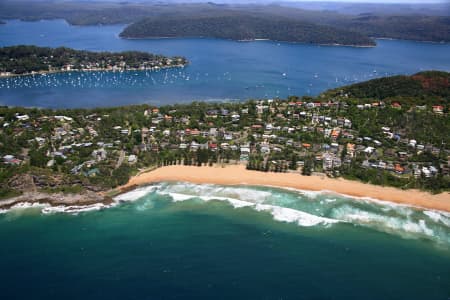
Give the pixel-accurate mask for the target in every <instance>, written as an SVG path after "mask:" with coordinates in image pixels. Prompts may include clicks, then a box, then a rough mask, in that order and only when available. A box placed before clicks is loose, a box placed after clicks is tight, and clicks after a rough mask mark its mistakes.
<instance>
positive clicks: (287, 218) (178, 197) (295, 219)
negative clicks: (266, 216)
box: [159, 191, 339, 226]
mask: <svg viewBox="0 0 450 300" xmlns="http://www.w3.org/2000/svg"><path fill="white" fill-rule="evenodd" d="M159 193H160V194H163V195H168V196H170V197H171V198H172V199H173V201H174V202H180V201H186V200H189V199H194V198H198V199H201V200H203V201H206V202H208V201H225V202H228V203H229V204H231V205H232V206H233V207H234V208H242V207H252V208H254V209H255V210H257V211H267V212H270V213H271V214H272V216H273V218H274V219H275V220H277V221H281V222H288V223H296V224H297V225H299V226H315V225H319V224H322V225H329V224H333V223H337V222H339V221H338V220H334V219H330V218H325V217H320V216H316V215H313V214H309V213H306V212H303V211H299V210H296V209H292V208H287V207H281V206H276V205H269V204H261V203H258V202H252V201H244V200H240V199H235V198H231V197H221V196H200V195H189V194H180V193H173V192H168V191H161V192H159ZM254 200H255V199H254Z"/></svg>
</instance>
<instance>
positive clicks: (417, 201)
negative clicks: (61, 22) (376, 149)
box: [119, 165, 450, 212]
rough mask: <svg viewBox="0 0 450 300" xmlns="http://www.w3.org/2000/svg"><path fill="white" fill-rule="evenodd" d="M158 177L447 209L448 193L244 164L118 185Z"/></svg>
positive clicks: (166, 172) (167, 172)
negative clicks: (248, 167) (272, 170)
mask: <svg viewBox="0 0 450 300" xmlns="http://www.w3.org/2000/svg"><path fill="white" fill-rule="evenodd" d="M162 181H184V182H191V183H198V184H202V183H207V184H221V185H264V186H274V187H284V188H294V189H299V190H308V191H330V192H334V193H338V194H344V195H349V196H353V197H369V198H374V199H378V200H383V201H390V202H395V203H399V204H406V205H411V206H416V207H421V208H426V209H435V210H441V211H447V212H450V193H449V192H445V193H441V194H436V195H433V194H430V193H427V192H423V191H419V190H400V189H396V188H391V187H382V186H376V185H371V184H365V183H361V182H357V181H350V180H345V179H342V178H340V179H332V178H328V177H326V176H302V175H300V174H297V173H264V172H259V171H250V170H246V168H245V166H244V165H228V166H225V167H221V166H214V167H196V166H178V165H177V166H167V167H161V168H158V169H156V170H153V171H149V172H146V173H141V174H138V175H137V176H134V177H132V178H131V179H130V181H129V182H128V183H127V184H126V185H124V186H122V187H120V188H119V189H120V190H122V191H126V190H129V189H130V188H132V187H135V186H141V185H148V184H152V183H156V182H162Z"/></svg>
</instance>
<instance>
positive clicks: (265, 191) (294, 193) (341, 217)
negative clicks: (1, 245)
mask: <svg viewBox="0 0 450 300" xmlns="http://www.w3.org/2000/svg"><path fill="white" fill-rule="evenodd" d="M164 199H165V200H168V201H170V202H172V203H173V204H174V205H176V203H179V202H184V201H196V203H200V204H201V203H209V202H217V201H219V202H223V203H227V204H229V205H231V206H232V207H233V208H235V209H252V210H255V211H258V212H262V213H266V214H269V215H270V216H271V217H272V218H273V219H274V220H276V221H279V222H287V223H293V224H296V225H298V226H301V227H311V226H319V227H323V228H327V227H332V226H334V225H338V224H342V226H347V225H348V224H351V225H356V226H362V227H366V228H370V229H372V230H377V231H381V232H386V233H389V234H395V235H398V236H401V237H403V238H413V239H425V240H431V241H434V242H437V243H439V244H443V245H446V246H450V213H446V212H442V211H435V210H423V209H419V208H415V207H411V206H407V205H402V204H395V203H391V202H386V201H380V200H376V199H371V198H355V197H350V196H346V195H340V194H333V193H331V192H329V191H319V192H312V191H302V190H294V189H280V188H273V187H253V186H220V185H212V184H192V183H183V182H176V183H173V182H171V183H168V182H166V183H160V184H157V185H150V186H146V187H141V188H137V189H135V190H133V191H130V192H127V193H124V194H121V195H119V196H117V197H115V198H114V200H115V201H114V203H113V204H110V205H104V204H92V205H86V206H50V205H48V204H33V203H20V204H17V205H15V206H13V207H11V208H10V209H8V210H3V211H1V210H0V214H1V213H7V212H11V213H12V214H15V215H17V216H18V215H21V214H22V212H21V211H23V210H28V209H33V210H35V211H39V212H41V213H43V214H52V213H70V214H78V213H83V212H88V211H98V210H102V209H106V208H110V207H114V206H117V205H120V204H121V203H131V207H135V208H136V209H137V210H149V209H153V208H154V207H155V203H159V202H158V200H164ZM346 224H347V225H346Z"/></svg>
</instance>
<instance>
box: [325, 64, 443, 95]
mask: <svg viewBox="0 0 450 300" xmlns="http://www.w3.org/2000/svg"><path fill="white" fill-rule="evenodd" d="M345 94H347V95H348V97H351V98H375V99H381V100H383V99H386V98H393V97H415V98H424V97H436V98H435V99H436V101H437V102H441V103H442V102H446V103H448V102H449V99H450V73H447V72H441V71H426V72H420V73H417V74H414V75H412V76H404V75H398V76H392V77H383V78H377V79H373V80H369V81H366V82H361V83H357V84H353V85H350V86H345V87H340V88H337V89H333V90H330V91H327V92H325V93H324V94H323V95H324V96H330V97H337V96H341V95H345Z"/></svg>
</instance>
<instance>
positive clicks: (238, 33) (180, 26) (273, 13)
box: [0, 0, 450, 45]
mask: <svg viewBox="0 0 450 300" xmlns="http://www.w3.org/2000/svg"><path fill="white" fill-rule="evenodd" d="M255 2H256V1H255ZM315 5H317V3H316V4H315ZM341 6H342V5H341ZM348 6H350V7H354V4H353V3H352V4H348V5H344V6H342V7H341V9H338V10H337V11H330V10H305V9H299V8H296V7H287V6H285V5H277V4H268V5H261V4H220V5H219V4H215V3H212V2H208V3H190V4H181V3H165V2H157V1H152V2H140V1H136V2H127V1H124V2H108V1H105V2H103V1H102V2H98V1H76V0H75V1H51V0H42V1H31V0H0V19H3V20H4V19H21V20H27V21H34V20H41V19H65V20H67V22H69V23H70V24H72V25H98V24H132V25H130V27H129V28H127V29H126V30H125V31H124V32H123V33H122V35H123V36H126V37H156V36H199V35H201V36H209V37H223V38H232V39H254V38H270V39H274V40H283V41H301V42H308V43H324V44H333V43H338V44H345V45H351V44H355V45H373V44H374V42H373V41H371V40H370V38H371V37H385V38H396V39H406V40H419V41H435V42H442V41H444V42H450V17H449V16H448V12H447V13H445V12H443V13H442V14H441V15H440V16H439V15H435V14H437V13H433V14H431V15H430V13H429V11H427V10H426V9H423V13H421V11H418V12H417V14H414V15H413V14H412V13H411V10H408V9H405V10H403V9H400V8H398V6H395V7H397V8H396V10H392V7H393V6H386V7H385V8H383V9H382V10H379V9H378V8H377V7H378V6H373V5H362V6H361V5H359V6H358V7H359V9H360V10H359V11H360V12H361V13H358V14H356V15H355V11H353V10H350V9H347V7H348ZM423 6H426V5H423ZM363 7H364V8H367V11H366V10H365V9H364V10H363V9H362V8H363ZM389 7H390V8H389ZM427 7H428V6H427ZM430 7H431V6H430ZM432 7H434V9H435V12H436V11H439V10H436V6H432ZM389 9H390V10H389ZM389 11H391V12H392V13H389ZM403 11H404V12H403ZM352 13H353V14H352ZM394 13H395V14H394ZM133 23H134V24H133ZM169 23H170V24H169ZM168 25H170V26H168ZM167 27H169V28H167Z"/></svg>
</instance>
